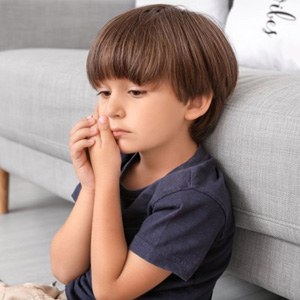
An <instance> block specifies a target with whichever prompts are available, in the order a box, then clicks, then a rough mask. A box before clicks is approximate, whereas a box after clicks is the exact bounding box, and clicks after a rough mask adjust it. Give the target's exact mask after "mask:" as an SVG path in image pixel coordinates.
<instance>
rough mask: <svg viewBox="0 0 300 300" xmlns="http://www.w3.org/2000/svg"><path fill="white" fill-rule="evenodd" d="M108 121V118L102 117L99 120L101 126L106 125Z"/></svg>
mask: <svg viewBox="0 0 300 300" xmlns="http://www.w3.org/2000/svg"><path fill="white" fill-rule="evenodd" d="M106 120H107V118H106V116H100V118H99V123H100V124H105V123H106Z"/></svg>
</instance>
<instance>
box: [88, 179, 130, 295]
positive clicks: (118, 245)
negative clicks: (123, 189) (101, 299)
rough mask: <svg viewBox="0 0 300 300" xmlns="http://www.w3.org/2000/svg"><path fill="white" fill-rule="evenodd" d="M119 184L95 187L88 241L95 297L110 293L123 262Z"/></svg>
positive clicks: (113, 183) (124, 249) (124, 243)
mask: <svg viewBox="0 0 300 300" xmlns="http://www.w3.org/2000/svg"><path fill="white" fill-rule="evenodd" d="M127 254H128V248H127V243H126V240H125V235H124V229H123V222H122V214H121V205H120V196H119V181H118V180H112V181H110V182H109V183H108V181H106V183H105V184H102V185H101V184H96V192H95V203H94V216H93V225H92V242H91V268H92V279H93V290H94V294H95V295H99V293H100V295H103V294H104V295H105V294H106V292H109V291H111V289H113V288H114V285H115V283H116V281H117V279H118V277H119V276H120V274H121V272H122V269H123V268H124V264H125V262H126V259H127Z"/></svg>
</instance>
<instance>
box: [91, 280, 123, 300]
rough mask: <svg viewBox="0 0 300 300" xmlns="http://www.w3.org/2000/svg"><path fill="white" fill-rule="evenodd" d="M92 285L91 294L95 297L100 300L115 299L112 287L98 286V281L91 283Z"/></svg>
mask: <svg viewBox="0 0 300 300" xmlns="http://www.w3.org/2000/svg"><path fill="white" fill-rule="evenodd" d="M92 287H93V294H94V297H95V299H97V300H98V299H101V300H117V299H118V298H116V296H115V290H114V288H107V287H104V286H100V285H99V283H98V284H95V283H92Z"/></svg>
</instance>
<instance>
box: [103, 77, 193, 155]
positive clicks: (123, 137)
mask: <svg viewBox="0 0 300 300" xmlns="http://www.w3.org/2000/svg"><path fill="white" fill-rule="evenodd" d="M98 91H99V96H98V97H99V103H98V107H99V115H103V114H105V115H107V116H108V118H109V123H110V128H111V130H112V132H113V135H114V137H115V139H116V141H117V142H118V145H119V147H120V150H121V151H122V152H123V153H134V152H143V151H149V150H161V151H163V150H164V149H167V148H169V149H171V147H174V145H176V143H177V144H178V145H181V146H182V141H183V140H185V139H186V138H190V137H189V131H188V128H189V126H190V121H187V120H186V119H185V113H186V107H187V104H184V103H182V102H180V101H179V100H178V99H177V98H176V96H175V94H174V92H173V90H172V88H171V86H170V84H169V83H168V82H164V81H163V82H160V83H159V84H147V85H143V86H138V85H136V84H134V83H132V82H131V81H129V80H127V79H111V80H105V81H104V82H102V83H101V85H100V86H99V89H98ZM166 147H167V148H166ZM173 151H174V148H173ZM175 151H176V150H175Z"/></svg>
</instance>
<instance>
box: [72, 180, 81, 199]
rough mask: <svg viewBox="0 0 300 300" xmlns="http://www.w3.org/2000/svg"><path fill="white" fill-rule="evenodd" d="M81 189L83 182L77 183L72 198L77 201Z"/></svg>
mask: <svg viewBox="0 0 300 300" xmlns="http://www.w3.org/2000/svg"><path fill="white" fill-rule="evenodd" d="M80 191H81V184H80V183H79V184H77V185H76V187H75V189H74V191H73V193H72V199H73V200H74V201H75V202H76V200H77V198H78V196H79V193H80Z"/></svg>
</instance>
